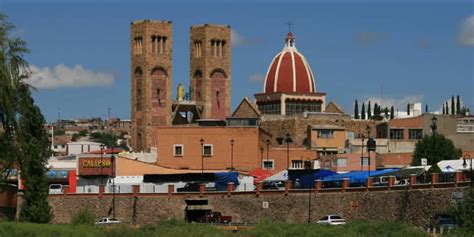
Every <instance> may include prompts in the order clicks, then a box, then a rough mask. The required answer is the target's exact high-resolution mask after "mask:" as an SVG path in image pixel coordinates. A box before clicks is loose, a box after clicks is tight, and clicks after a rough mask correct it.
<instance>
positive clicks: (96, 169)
mask: <svg viewBox="0 0 474 237" xmlns="http://www.w3.org/2000/svg"><path fill="white" fill-rule="evenodd" d="M77 166H78V175H80V176H112V175H113V169H114V163H113V160H112V158H110V157H107V158H105V157H104V158H100V157H98V158H83V157H81V158H79V159H78V164H77Z"/></svg>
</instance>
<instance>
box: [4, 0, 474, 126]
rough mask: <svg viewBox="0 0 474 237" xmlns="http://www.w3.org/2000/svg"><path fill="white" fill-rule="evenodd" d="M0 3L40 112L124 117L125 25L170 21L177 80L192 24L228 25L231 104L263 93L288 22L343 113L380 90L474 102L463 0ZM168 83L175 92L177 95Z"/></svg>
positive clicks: (468, 18)
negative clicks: (22, 52)
mask: <svg viewBox="0 0 474 237" xmlns="http://www.w3.org/2000/svg"><path fill="white" fill-rule="evenodd" d="M116 2H119V1H91V0H86V1H42V2H41V3H38V1H21V0H20V1H19V0H15V1H13V0H11V1H10V0H8V1H7V0H3V1H0V9H1V12H3V13H5V14H7V15H8V17H9V21H10V22H12V23H13V24H15V25H16V27H17V29H16V30H15V32H14V35H16V36H20V37H22V38H23V39H25V40H26V41H27V43H28V47H29V48H30V49H31V51H32V52H31V54H30V55H28V56H27V60H28V61H29V62H30V64H31V65H32V68H33V69H34V70H35V71H37V72H38V73H39V74H40V75H41V76H42V77H43V79H44V81H43V84H38V85H39V86H37V87H38V91H37V92H35V93H34V97H35V99H36V101H37V103H38V104H39V106H40V107H41V109H42V111H43V113H44V114H45V116H46V118H47V120H50V121H51V120H53V119H55V118H56V117H57V112H58V110H60V111H61V116H62V117H63V118H79V117H93V116H94V117H95V116H100V117H104V118H105V117H106V116H107V108H108V107H110V108H111V115H112V116H114V117H120V118H129V117H130V49H129V39H130V22H131V21H133V20H137V19H166V20H172V21H173V34H174V35H173V64H174V68H173V84H174V86H173V88H176V86H177V85H178V83H183V84H185V85H187V84H188V81H189V78H188V77H189V27H190V26H191V25H193V24H202V23H213V24H228V25H231V27H232V30H233V32H234V37H233V39H234V43H233V46H232V109H234V108H235V107H236V106H237V105H238V103H239V102H240V101H241V99H242V98H243V97H244V96H248V97H250V98H252V99H253V94H255V93H258V92H261V91H262V86H263V81H262V79H263V76H264V75H265V73H266V71H267V67H268V66H269V64H270V62H271V59H272V58H273V57H274V55H275V54H276V53H277V52H279V51H280V50H281V49H282V47H283V42H284V37H285V35H286V33H287V32H288V26H287V25H286V24H285V22H288V20H291V21H292V22H293V23H294V26H293V32H294V34H295V35H296V46H297V48H298V50H299V51H300V52H302V53H303V54H304V55H305V57H306V58H307V60H308V61H309V63H310V65H311V67H312V70H313V72H314V73H315V75H316V86H317V90H318V91H321V92H326V93H327V96H328V99H329V100H334V101H335V102H336V103H337V104H339V105H341V106H342V107H343V108H344V110H345V111H346V112H348V113H352V111H353V103H354V100H355V99H358V100H359V101H365V100H368V99H371V100H372V101H375V100H378V99H380V98H381V97H382V89H381V88H382V87H383V101H384V104H385V103H386V104H387V105H390V104H395V106H396V107H399V109H400V110H405V108H406V105H405V104H406V103H407V102H423V103H427V104H428V105H429V107H430V110H439V109H440V108H441V104H442V103H443V101H445V100H446V99H448V98H450V97H451V95H457V94H459V95H460V96H461V98H462V99H463V101H464V103H465V104H466V105H468V106H469V107H471V109H474V95H473V93H474V71H473V70H474V69H473V68H474V6H473V4H472V2H471V1H415V2H413V1H236V3H233V2H231V1H189V2H188V1H120V3H116ZM174 91H175V89H173V92H174Z"/></svg>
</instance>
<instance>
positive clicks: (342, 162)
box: [333, 158, 347, 167]
mask: <svg viewBox="0 0 474 237" xmlns="http://www.w3.org/2000/svg"><path fill="white" fill-rule="evenodd" d="M333 166H337V167H346V166H347V158H337V159H334V160H333Z"/></svg>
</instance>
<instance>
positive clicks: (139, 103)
mask: <svg viewBox="0 0 474 237" xmlns="http://www.w3.org/2000/svg"><path fill="white" fill-rule="evenodd" d="M140 110H142V90H140V89H138V90H137V111H140Z"/></svg>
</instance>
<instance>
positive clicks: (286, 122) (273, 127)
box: [260, 113, 380, 146]
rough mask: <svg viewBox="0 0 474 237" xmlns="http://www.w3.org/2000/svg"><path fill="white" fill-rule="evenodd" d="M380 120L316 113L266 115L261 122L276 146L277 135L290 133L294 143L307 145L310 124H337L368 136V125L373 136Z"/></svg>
mask: <svg viewBox="0 0 474 237" xmlns="http://www.w3.org/2000/svg"><path fill="white" fill-rule="evenodd" d="M379 123H380V122H377V121H359V120H352V119H351V117H350V116H349V115H347V114H332V113H316V114H310V113H308V114H307V116H304V115H295V116H279V115H278V116H272V115H264V116H263V117H262V121H261V123H260V128H261V129H263V130H265V131H266V132H268V133H269V134H271V137H272V139H270V142H271V143H272V146H276V145H278V144H277V141H276V138H277V137H284V136H285V135H286V133H287V132H288V133H290V134H291V136H292V137H293V143H294V145H296V146H306V144H305V139H306V137H307V135H306V134H307V129H308V126H309V125H335V126H340V127H344V128H345V129H346V131H347V132H353V133H354V137H358V135H359V134H364V135H365V136H366V137H367V131H366V127H367V126H370V127H371V137H374V136H375V130H376V129H375V127H376V126H377V124H379Z"/></svg>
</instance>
